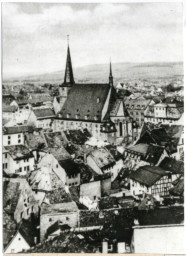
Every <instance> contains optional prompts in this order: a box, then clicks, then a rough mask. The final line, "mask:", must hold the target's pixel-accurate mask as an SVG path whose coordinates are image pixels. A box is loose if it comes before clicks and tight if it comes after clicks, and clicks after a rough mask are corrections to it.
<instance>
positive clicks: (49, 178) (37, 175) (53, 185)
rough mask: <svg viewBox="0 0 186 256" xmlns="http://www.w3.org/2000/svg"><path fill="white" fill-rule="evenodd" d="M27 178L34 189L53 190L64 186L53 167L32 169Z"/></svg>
mask: <svg viewBox="0 0 186 256" xmlns="http://www.w3.org/2000/svg"><path fill="white" fill-rule="evenodd" d="M28 180H29V184H30V186H31V187H32V189H34V190H40V191H53V190H56V189H59V188H63V187H64V184H63V182H62V181H61V179H60V178H59V177H58V176H57V174H56V173H55V172H54V171H53V169H52V168H49V167H45V166H43V167H41V168H39V169H37V170H34V171H32V172H31V174H30V176H29V177H28Z"/></svg>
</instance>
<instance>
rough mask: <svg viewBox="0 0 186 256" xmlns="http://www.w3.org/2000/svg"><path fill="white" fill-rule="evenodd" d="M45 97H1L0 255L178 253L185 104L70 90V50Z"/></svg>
mask: <svg viewBox="0 0 186 256" xmlns="http://www.w3.org/2000/svg"><path fill="white" fill-rule="evenodd" d="M48 87H50V90H48ZM51 88H52V86H46V89H47V90H46V92H38V88H37V90H34V87H33V86H32V90H30V91H28V92H27V91H26V90H25V91H23V92H22V93H21V95H20V93H19V94H17V95H13V94H11V93H9V94H7V93H5V92H4V94H3V99H2V102H3V106H2V107H3V157H2V161H3V233H4V235H3V238H4V241H3V244H4V251H5V253H17V252H33V253H36V252H37V253H38V252H43V253H44V252H50V253H51V252H55V253H58V252H59V253H66V252H68V253H94V252H95V253H100V252H102V253H130V252H134V253H152V252H153V253H167V252H171V253H173V252H175V253H183V246H184V243H181V242H180V241H182V240H183V232H184V231H183V230H184V225H183V222H184V126H183V114H184V113H183V111H184V107H183V98H182V97H181V96H180V97H178V95H177V94H174V95H171V96H170V95H169V96H166V95H164V96H163V97H159V102H157V95H161V94H163V93H162V92H163V90H162V89H161V88H160V89H159V90H157V91H158V92H157V91H156V93H158V94H156V95H151V96H153V97H151V98H147V97H145V96H144V95H143V93H142V92H141V93H140V92H134V91H130V87H129V86H128V87H126V85H125V86H124V85H123V84H119V85H118V84H117V85H115V84H114V80H113V76H112V66H111V64H110V73H109V78H108V82H107V83H104V84H102V83H100V84H85V83H84V84H83V83H76V82H75V79H74V75H73V69H72V62H71V57H70V49H69V46H68V50H67V61H66V70H65V77H64V82H63V83H62V84H60V85H59V88H58V94H57V95H56V96H55V93H53V91H52V89H51ZM49 92H50V93H49ZM161 96H162V95H161ZM160 228H161V232H160V231H159V230H160ZM160 234H161V235H160ZM163 234H166V235H163ZM169 234H170V235H169ZM144 241H145V242H144ZM152 247H153V250H152Z"/></svg>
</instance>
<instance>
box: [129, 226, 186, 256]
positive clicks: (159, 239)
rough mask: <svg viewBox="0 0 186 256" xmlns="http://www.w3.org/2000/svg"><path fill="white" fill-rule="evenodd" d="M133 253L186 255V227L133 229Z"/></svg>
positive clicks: (142, 227)
mask: <svg viewBox="0 0 186 256" xmlns="http://www.w3.org/2000/svg"><path fill="white" fill-rule="evenodd" d="M133 229H134V233H133V240H132V253H147V254H152V253H153V254H184V253H185V250H184V244H185V242H184V225H183V224H168V225H150V226H135V227H133Z"/></svg>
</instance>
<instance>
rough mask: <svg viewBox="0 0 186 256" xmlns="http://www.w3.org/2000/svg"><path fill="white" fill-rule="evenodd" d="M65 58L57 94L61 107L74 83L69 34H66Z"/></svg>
mask: <svg viewBox="0 0 186 256" xmlns="http://www.w3.org/2000/svg"><path fill="white" fill-rule="evenodd" d="M67 42H68V46H67V59H66V68H65V76H64V82H63V83H62V84H61V85H60V86H59V96H60V107H62V106H63V105H64V103H65V101H66V99H67V96H68V94H69V91H70V89H71V88H72V86H73V85H74V84H75V81H74V75H73V69H72V61H71V56H70V47H69V36H67Z"/></svg>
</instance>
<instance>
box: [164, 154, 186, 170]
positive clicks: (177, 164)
mask: <svg viewBox="0 0 186 256" xmlns="http://www.w3.org/2000/svg"><path fill="white" fill-rule="evenodd" d="M159 166H160V167H161V168H163V169H165V170H167V171H170V172H172V173H177V174H184V162H182V161H179V160H176V159H174V158H170V157H165V158H164V159H163V160H162V162H161V163H160V165H159Z"/></svg>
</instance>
